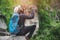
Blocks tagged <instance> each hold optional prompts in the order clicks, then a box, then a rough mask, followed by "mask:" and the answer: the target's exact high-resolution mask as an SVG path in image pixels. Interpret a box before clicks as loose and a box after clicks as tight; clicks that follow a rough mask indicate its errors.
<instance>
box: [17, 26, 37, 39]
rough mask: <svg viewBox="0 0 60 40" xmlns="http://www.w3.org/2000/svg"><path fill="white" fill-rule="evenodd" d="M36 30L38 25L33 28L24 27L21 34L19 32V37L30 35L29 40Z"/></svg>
mask: <svg viewBox="0 0 60 40" xmlns="http://www.w3.org/2000/svg"><path fill="white" fill-rule="evenodd" d="M35 28H36V25H32V26H28V27H24V28H23V29H22V30H21V32H19V33H18V34H17V35H18V36H19V35H20V36H21V35H22V36H23V35H25V34H27V33H29V35H28V36H27V37H28V38H29V39H30V38H31V36H32V34H33V33H34V30H35Z"/></svg>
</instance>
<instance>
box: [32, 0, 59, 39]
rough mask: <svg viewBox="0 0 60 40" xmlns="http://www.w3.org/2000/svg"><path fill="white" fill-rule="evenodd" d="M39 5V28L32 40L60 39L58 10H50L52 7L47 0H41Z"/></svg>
mask: <svg viewBox="0 0 60 40" xmlns="http://www.w3.org/2000/svg"><path fill="white" fill-rule="evenodd" d="M49 1H50V0H49ZM38 7H39V8H38V11H39V12H38V13H39V30H38V32H37V34H36V35H35V36H33V37H32V38H31V40H60V22H59V21H58V22H57V21H56V19H55V17H56V15H57V13H56V10H55V9H54V10H52V11H50V10H51V8H50V6H49V4H48V3H47V1H46V0H41V4H40V5H38ZM46 8H47V9H46Z"/></svg>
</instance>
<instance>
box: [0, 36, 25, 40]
mask: <svg viewBox="0 0 60 40" xmlns="http://www.w3.org/2000/svg"><path fill="white" fill-rule="evenodd" d="M0 40H26V39H25V36H0Z"/></svg>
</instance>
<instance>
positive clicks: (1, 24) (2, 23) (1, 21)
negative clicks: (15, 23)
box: [0, 19, 7, 29]
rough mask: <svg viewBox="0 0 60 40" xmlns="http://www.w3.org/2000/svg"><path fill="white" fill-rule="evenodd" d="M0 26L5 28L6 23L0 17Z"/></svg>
mask: <svg viewBox="0 0 60 40" xmlns="http://www.w3.org/2000/svg"><path fill="white" fill-rule="evenodd" d="M0 28H2V29H6V28H7V26H6V23H5V21H4V20H3V19H0Z"/></svg>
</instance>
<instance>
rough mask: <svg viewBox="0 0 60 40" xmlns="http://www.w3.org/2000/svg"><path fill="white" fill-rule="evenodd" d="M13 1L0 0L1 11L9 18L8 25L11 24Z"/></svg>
mask: <svg viewBox="0 0 60 40" xmlns="http://www.w3.org/2000/svg"><path fill="white" fill-rule="evenodd" d="M11 6H12V5H11V3H10V2H9V0H0V12H1V13H2V14H3V15H5V17H6V18H7V20H6V24H7V26H8V24H9V20H10V17H11V15H12V12H13V10H12V7H11Z"/></svg>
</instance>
